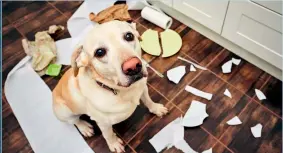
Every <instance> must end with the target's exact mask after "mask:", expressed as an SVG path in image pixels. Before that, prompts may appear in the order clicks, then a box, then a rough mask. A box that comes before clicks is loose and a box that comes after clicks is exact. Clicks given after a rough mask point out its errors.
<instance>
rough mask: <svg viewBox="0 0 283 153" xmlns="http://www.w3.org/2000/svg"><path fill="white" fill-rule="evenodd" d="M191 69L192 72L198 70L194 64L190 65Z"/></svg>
mask: <svg viewBox="0 0 283 153" xmlns="http://www.w3.org/2000/svg"><path fill="white" fill-rule="evenodd" d="M190 71H191V72H194V71H197V70H196V68H195V67H194V65H193V64H191V65H190Z"/></svg>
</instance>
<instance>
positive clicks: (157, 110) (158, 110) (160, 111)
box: [149, 103, 168, 117]
mask: <svg viewBox="0 0 283 153" xmlns="http://www.w3.org/2000/svg"><path fill="white" fill-rule="evenodd" d="M149 111H150V112H151V113H153V114H155V115H157V116H158V117H162V116H163V115H166V114H167V113H168V109H167V108H166V107H165V106H164V105H162V104H158V103H154V105H153V106H152V107H151V108H150V110H149Z"/></svg>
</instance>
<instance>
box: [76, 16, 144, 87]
mask: <svg viewBox="0 0 283 153" xmlns="http://www.w3.org/2000/svg"><path fill="white" fill-rule="evenodd" d="M139 38H140V35H139V33H138V31H137V30H136V25H135V23H127V22H122V21H117V20H114V21H109V22H106V23H103V24H100V25H96V26H95V27H94V28H93V29H92V30H91V31H90V32H89V33H88V35H87V36H86V38H85V40H84V42H83V44H82V45H81V46H79V47H78V48H77V49H76V50H75V51H74V53H73V56H72V67H73V69H74V71H75V75H76V73H77V71H78V68H79V67H87V68H88V69H91V70H92V71H95V72H96V73H97V74H99V75H100V76H102V77H103V78H105V79H108V80H111V81H113V82H114V83H115V84H116V85H119V86H122V87H128V86H130V85H131V84H133V83H134V82H136V81H138V80H140V79H142V78H143V77H147V71H146V67H145V65H144V64H143V63H142V61H141V47H140V43H139Z"/></svg>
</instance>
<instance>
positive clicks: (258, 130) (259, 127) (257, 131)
mask: <svg viewBox="0 0 283 153" xmlns="http://www.w3.org/2000/svg"><path fill="white" fill-rule="evenodd" d="M261 130H262V124H260V123H258V124H257V125H255V126H254V127H251V131H252V134H253V136H254V137H255V138H259V137H261Z"/></svg>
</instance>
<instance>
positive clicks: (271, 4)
mask: <svg viewBox="0 0 283 153" xmlns="http://www.w3.org/2000/svg"><path fill="white" fill-rule="evenodd" d="M253 2H254V3H257V4H259V5H261V6H263V7H266V8H268V9H270V10H272V11H275V12H277V13H279V14H282V1H256V0H253Z"/></svg>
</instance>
